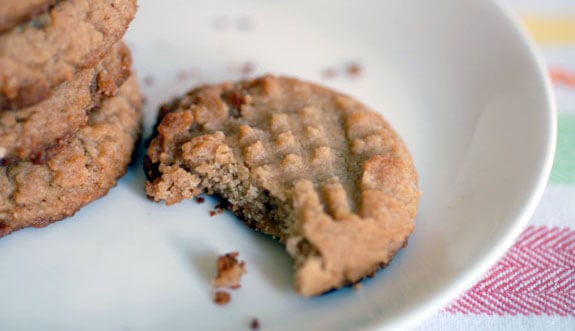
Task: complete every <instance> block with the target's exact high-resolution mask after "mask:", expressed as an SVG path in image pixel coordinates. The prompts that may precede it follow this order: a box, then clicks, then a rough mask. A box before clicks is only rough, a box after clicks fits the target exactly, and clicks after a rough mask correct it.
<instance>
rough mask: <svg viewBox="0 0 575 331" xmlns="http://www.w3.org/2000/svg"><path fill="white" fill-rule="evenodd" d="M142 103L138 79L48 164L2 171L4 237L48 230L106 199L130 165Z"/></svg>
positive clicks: (19, 165) (0, 223) (0, 203)
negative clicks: (22, 231)
mask: <svg viewBox="0 0 575 331" xmlns="http://www.w3.org/2000/svg"><path fill="white" fill-rule="evenodd" d="M141 102H142V101H141V97H140V94H139V91H138V86H137V83H136V80H135V78H129V79H128V80H127V81H126V82H125V83H124V85H123V86H122V87H121V89H120V92H119V94H118V95H117V96H115V97H111V98H108V99H106V100H104V101H103V102H102V106H101V107H100V108H99V109H97V110H95V111H93V112H92V113H90V118H89V120H88V124H87V125H86V126H85V127H83V128H82V129H80V130H79V131H78V132H77V133H76V134H75V135H74V136H73V138H72V139H71V141H70V143H69V144H68V145H67V146H66V147H65V148H63V149H61V150H60V151H59V152H58V153H57V154H56V155H54V157H53V158H52V159H50V160H49V161H48V162H46V163H45V164H43V165H36V164H33V163H31V162H18V163H16V164H13V165H9V166H4V167H0V187H2V190H0V237H1V236H4V235H6V234H9V233H10V232H12V231H15V230H18V229H20V228H24V227H29V226H33V227H44V226H46V225H48V224H50V223H53V222H55V221H58V220H60V219H62V218H64V217H67V216H71V215H73V214H74V213H75V212H76V211H78V209H80V208H81V207H82V206H84V205H86V204H87V203H89V202H91V201H93V200H95V199H97V198H99V197H101V196H103V195H104V194H106V193H107V192H108V190H109V189H110V188H111V187H113V186H114V185H115V184H116V180H117V178H118V177H120V176H121V175H122V174H124V173H125V172H126V168H127V166H128V163H129V162H130V160H131V155H132V151H133V150H134V144H135V142H136V140H137V139H138V133H139V128H140V107H141Z"/></svg>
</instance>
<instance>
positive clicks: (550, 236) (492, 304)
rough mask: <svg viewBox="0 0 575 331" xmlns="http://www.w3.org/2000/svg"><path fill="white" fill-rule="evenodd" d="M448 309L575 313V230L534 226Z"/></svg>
mask: <svg viewBox="0 0 575 331" xmlns="http://www.w3.org/2000/svg"><path fill="white" fill-rule="evenodd" d="M445 312H448V313H459V314H487V315H558V316H575V230H571V229H568V228H548V227H545V226H542V227H535V226H530V227H528V228H527V229H526V230H525V231H523V233H522V234H521V236H520V237H519V239H517V241H516V242H515V244H514V245H513V246H512V247H511V249H510V250H509V251H508V252H507V254H505V256H503V258H502V259H501V260H500V261H499V262H498V263H497V264H496V265H495V266H494V267H493V268H491V270H489V272H488V273H487V275H486V276H485V277H484V278H483V279H482V280H481V281H479V283H477V284H476V285H475V286H473V287H472V288H471V289H469V290H468V291H467V292H465V293H464V294H463V295H462V296H461V297H460V298H459V299H457V300H456V301H454V302H452V303H451V304H450V305H449V306H447V307H446V308H445Z"/></svg>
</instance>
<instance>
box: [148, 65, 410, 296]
mask: <svg viewBox="0 0 575 331" xmlns="http://www.w3.org/2000/svg"><path fill="white" fill-rule="evenodd" d="M144 163H145V171H146V175H147V182H146V192H147V194H148V195H149V197H150V198H151V199H153V200H155V201H165V202H166V204H168V205H170V204H173V203H177V202H179V201H181V200H183V199H193V198H194V197H196V196H197V195H199V194H202V193H207V194H216V195H219V196H221V197H222V198H223V199H225V200H226V207H227V208H229V209H230V210H231V211H232V212H234V213H235V214H237V215H238V216H239V217H240V218H242V219H243V220H244V221H245V223H246V224H247V225H248V226H250V227H252V228H253V229H255V230H258V231H261V232H264V233H266V234H269V235H271V236H273V237H275V238H278V239H279V240H280V241H281V242H283V243H285V245H286V248H287V251H288V252H289V254H290V255H291V256H292V257H293V258H294V261H295V286H296V290H297V291H298V292H299V293H300V294H302V295H304V296H313V295H318V294H321V293H323V292H326V291H329V290H330V289H334V288H338V287H340V286H343V285H347V284H353V283H355V282H357V281H359V280H361V279H362V278H364V277H366V276H369V275H371V274H373V273H374V272H375V271H376V270H377V269H379V268H380V267H383V266H385V265H386V264H387V263H389V261H390V260H391V259H392V257H393V256H394V255H395V253H396V252H397V251H398V250H399V249H400V248H402V247H404V246H405V244H406V242H407V239H408V237H409V235H410V234H411V233H412V231H413V229H414V219H415V215H416V213H417V206H418V201H419V194H420V193H419V189H418V185H417V174H416V171H415V168H414V165H413V161H412V158H411V156H410V154H409V152H408V150H407V148H406V146H405V144H404V143H403V141H402V140H401V139H400V137H399V136H398V135H397V134H396V133H395V131H394V130H393V129H392V128H391V127H390V125H389V124H388V123H387V122H386V121H385V120H384V119H383V118H382V117H381V116H380V115H379V114H377V113H375V112H373V111H371V110H370V109H368V108H367V107H365V106H364V105H363V104H361V103H359V102H358V101H356V100H354V99H352V98H350V97H348V96H345V95H342V94H340V93H337V92H335V91H333V90H330V89H327V88H324V87H321V86H318V85H315V84H311V83H308V82H303V81H301V80H298V79H294V78H289V77H275V76H264V77H260V78H256V79H253V80H245V81H240V82H236V83H231V82H226V83H223V84H218V85H205V86H201V87H198V88H196V89H193V90H191V91H190V92H188V93H187V94H185V95H184V96H182V97H181V98H178V99H175V100H173V101H172V102H170V103H168V104H166V105H164V106H162V108H161V109H160V112H159V115H158V121H157V124H156V128H155V132H154V136H153V139H152V140H151V142H150V145H149V147H148V154H147V159H146V160H145V162H144Z"/></svg>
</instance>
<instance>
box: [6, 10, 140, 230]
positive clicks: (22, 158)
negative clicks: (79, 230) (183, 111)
mask: <svg viewBox="0 0 575 331" xmlns="http://www.w3.org/2000/svg"><path fill="white" fill-rule="evenodd" d="M136 7H137V5H136V0H0V237H1V236H3V235H6V234H8V233H10V232H12V231H14V230H17V229H20V228H23V227H28V226H34V227H43V226H46V225H48V224H50V223H52V222H55V221H57V220H60V219H62V218H64V217H67V216H71V215H72V214H74V213H75V212H76V211H77V210H78V209H80V208H81V207H82V206H84V205H85V204H87V203H89V202H90V201H93V200H95V199H97V198H99V197H101V196H102V195H104V194H106V192H107V191H108V190H109V189H110V188H111V187H112V186H114V185H115V184H116V180H117V179H118V178H119V177H120V176H121V175H122V174H124V173H125V171H126V168H127V165H128V163H129V162H130V159H131V155H132V151H133V149H134V145H135V142H136V140H137V139H138V135H139V128H140V108H141V103H142V99H141V97H140V93H139V90H138V86H137V83H136V80H135V78H134V77H132V73H131V63H132V59H131V55H130V51H129V49H128V48H127V46H126V45H125V44H124V43H123V42H122V41H121V38H122V36H123V35H124V33H125V32H126V29H127V28H128V25H129V23H130V22H131V21H132V19H133V18H134V15H135V12H136Z"/></svg>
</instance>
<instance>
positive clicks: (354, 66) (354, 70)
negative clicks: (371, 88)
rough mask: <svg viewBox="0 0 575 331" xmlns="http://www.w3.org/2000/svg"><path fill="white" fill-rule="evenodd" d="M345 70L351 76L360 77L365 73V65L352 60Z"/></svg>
mask: <svg viewBox="0 0 575 331" xmlns="http://www.w3.org/2000/svg"><path fill="white" fill-rule="evenodd" d="M345 71H346V73H347V75H348V76H350V77H359V76H361V74H362V73H363V66H362V65H361V64H360V63H359V62H351V63H349V64H348V65H347V67H346V69H345Z"/></svg>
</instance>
